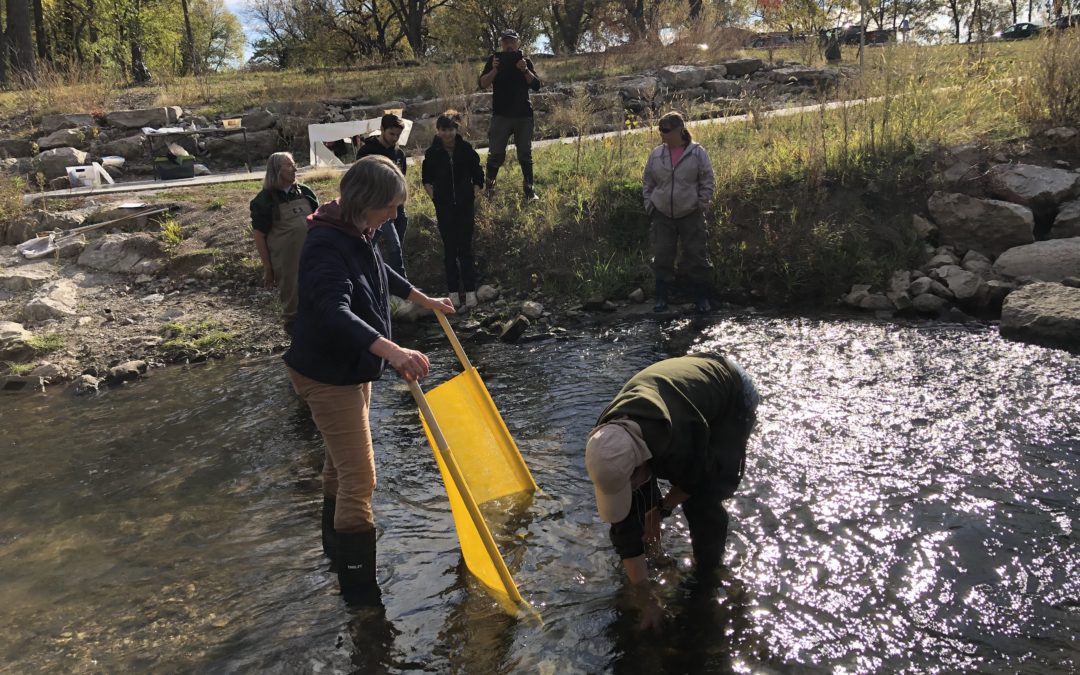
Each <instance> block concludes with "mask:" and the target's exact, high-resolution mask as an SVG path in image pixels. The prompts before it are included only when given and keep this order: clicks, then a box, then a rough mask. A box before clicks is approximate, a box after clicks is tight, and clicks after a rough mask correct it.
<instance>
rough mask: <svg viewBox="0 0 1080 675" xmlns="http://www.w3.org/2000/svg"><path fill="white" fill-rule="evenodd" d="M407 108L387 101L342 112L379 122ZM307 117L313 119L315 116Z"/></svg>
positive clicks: (357, 117) (355, 118)
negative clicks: (392, 111)
mask: <svg viewBox="0 0 1080 675" xmlns="http://www.w3.org/2000/svg"><path fill="white" fill-rule="evenodd" d="M406 107H408V106H406V105H405V102H404V101H387V102H385V103H379V104H378V105H358V106H353V107H352V108H346V109H345V110H344V111H342V114H344V115H345V119H347V120H377V119H379V118H380V117H382V116H383V113H384V111H386V110H397V109H401V108H406ZM267 108H268V109H270V110H273V108H270V106H267ZM443 110H445V108H443ZM276 112H279V114H280V111H276ZM440 112H442V110H439V111H437V113H436V114H438V113H440ZM288 114H290V115H297V116H300V117H304V116H305V115H301V114H300V113H295V112H289V113H288ZM413 114H414V113H413V112H412V107H409V115H413ZM306 116H307V117H312V116H313V115H306Z"/></svg>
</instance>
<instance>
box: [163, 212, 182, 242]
mask: <svg viewBox="0 0 1080 675" xmlns="http://www.w3.org/2000/svg"><path fill="white" fill-rule="evenodd" d="M161 240H162V241H163V242H165V245H166V246H168V247H170V248H175V247H177V246H179V245H180V243H181V242H183V241H184V228H183V226H182V225H180V223H178V222H176V221H175V220H173V219H172V218H169V219H168V220H163V221H162V222H161Z"/></svg>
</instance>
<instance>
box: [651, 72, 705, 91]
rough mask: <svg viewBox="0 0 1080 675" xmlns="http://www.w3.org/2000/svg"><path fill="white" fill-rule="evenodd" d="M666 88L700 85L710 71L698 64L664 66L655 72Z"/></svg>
mask: <svg viewBox="0 0 1080 675" xmlns="http://www.w3.org/2000/svg"><path fill="white" fill-rule="evenodd" d="M656 74H657V75H658V76H659V77H660V81H661V82H663V83H664V86H665V87H667V88H668V89H692V88H694V87H700V86H701V85H702V84H703V83H704V82H705V80H708V79H711V75H712V73H711V72H710V71H709V70H706V69H705V68H702V67H700V66H664V67H663V68H661V69H660V70H658V71H657V73H656Z"/></svg>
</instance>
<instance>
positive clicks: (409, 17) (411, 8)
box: [390, 0, 448, 58]
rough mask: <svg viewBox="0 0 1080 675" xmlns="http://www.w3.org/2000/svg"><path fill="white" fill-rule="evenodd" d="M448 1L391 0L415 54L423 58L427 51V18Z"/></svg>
mask: <svg viewBox="0 0 1080 675" xmlns="http://www.w3.org/2000/svg"><path fill="white" fill-rule="evenodd" d="M447 2H448V0H390V5H391V6H392V7H393V8H394V14H396V15H397V20H398V21H399V22H400V23H401V28H402V31H403V32H404V33H405V39H406V40H407V41H408V43H409V47H411V48H412V52H413V56H415V57H417V58H421V57H423V56H424V55H425V54H426V53H427V37H428V31H427V23H426V21H425V20H426V19H427V17H428V15H430V14H431V13H432V12H434V11H435V10H437V9H439V8H440V7H442V6H443V5H446V4H447Z"/></svg>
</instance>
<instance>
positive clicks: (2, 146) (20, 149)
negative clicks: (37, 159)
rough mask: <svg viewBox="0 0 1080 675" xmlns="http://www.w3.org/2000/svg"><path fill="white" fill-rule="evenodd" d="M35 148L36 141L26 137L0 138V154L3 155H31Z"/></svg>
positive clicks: (35, 150)
mask: <svg viewBox="0 0 1080 675" xmlns="http://www.w3.org/2000/svg"><path fill="white" fill-rule="evenodd" d="M37 150H38V148H37V143H35V142H34V141H31V140H30V139H28V138H26V139H24V138H5V139H3V140H0V155H2V156H4V157H32V156H33V155H34V154H35V153H36V152H37Z"/></svg>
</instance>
